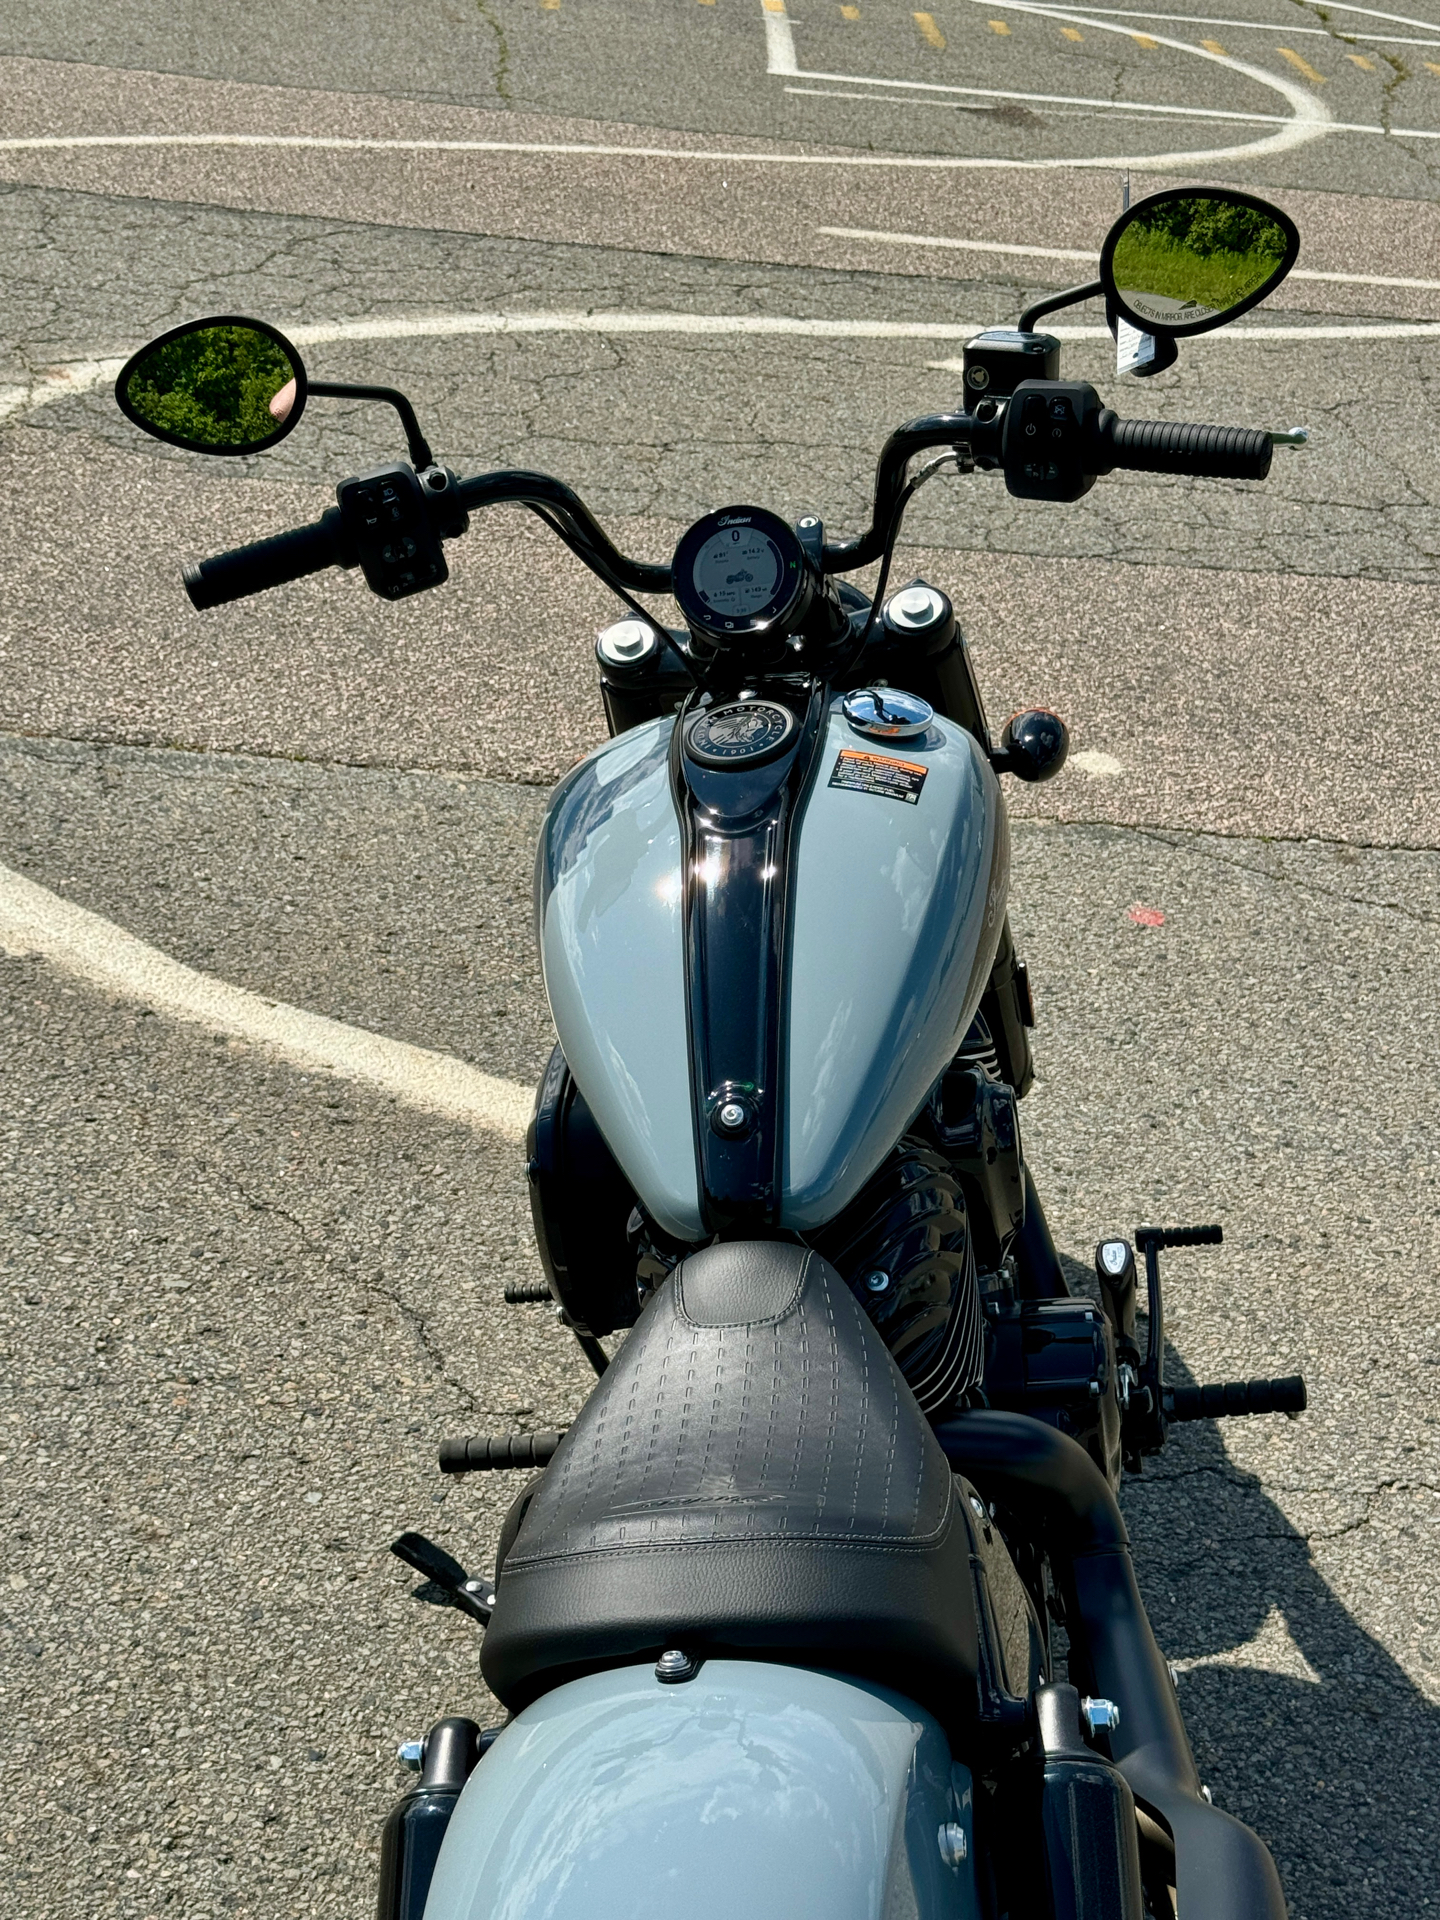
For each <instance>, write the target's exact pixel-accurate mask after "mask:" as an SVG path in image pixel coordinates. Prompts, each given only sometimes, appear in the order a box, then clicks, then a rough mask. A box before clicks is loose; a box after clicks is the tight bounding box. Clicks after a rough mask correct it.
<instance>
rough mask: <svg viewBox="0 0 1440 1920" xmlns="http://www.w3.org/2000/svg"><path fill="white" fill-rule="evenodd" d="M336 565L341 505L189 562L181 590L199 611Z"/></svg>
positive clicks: (338, 554) (337, 560) (243, 597)
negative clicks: (227, 550)
mask: <svg viewBox="0 0 1440 1920" xmlns="http://www.w3.org/2000/svg"><path fill="white" fill-rule="evenodd" d="M339 564H340V510H339V508H338V507H330V508H327V510H326V511H325V512H324V513H323V514H322V515H321V516H320V518H319V519H318V520H315V521H312V522H311V524H310V525H309V526H308V527H295V528H292V529H291V531H290V532H289V533H277V534H276V535H275V536H274V537H273V538H272V539H270V540H256V541H254V542H252V544H251V545H250V546H248V547H236V548H234V549H233V551H232V552H230V553H217V554H216V555H215V556H214V558H213V559H210V560H196V561H194V562H193V563H192V564H191V565H190V566H188V567H186V569H185V574H184V579H185V591H186V593H188V594H189V596H190V602H191V605H192V606H195V607H198V608H199V609H200V610H201V612H202V613H203V612H204V611H205V609H206V608H207V607H219V606H223V605H224V604H225V602H226V601H227V600H244V599H245V598H247V596H248V595H250V594H252V593H264V592H265V591H266V590H267V589H268V588H270V587H280V586H283V585H284V584H285V582H286V581H287V580H302V579H303V578H304V577H305V575H306V574H307V573H319V572H320V571H321V570H322V569H323V568H325V567H334V566H338V565H339Z"/></svg>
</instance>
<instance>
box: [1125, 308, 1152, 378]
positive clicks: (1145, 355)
mask: <svg viewBox="0 0 1440 1920" xmlns="http://www.w3.org/2000/svg"><path fill="white" fill-rule="evenodd" d="M1115 371H1116V373H1117V374H1122V373H1136V374H1141V375H1144V374H1146V373H1151V372H1153V371H1155V336H1154V334H1153V333H1142V332H1141V331H1140V329H1139V328H1138V327H1132V326H1131V324H1130V322H1129V321H1128V320H1122V319H1121V318H1120V317H1119V315H1118V314H1117V315H1116V316H1115Z"/></svg>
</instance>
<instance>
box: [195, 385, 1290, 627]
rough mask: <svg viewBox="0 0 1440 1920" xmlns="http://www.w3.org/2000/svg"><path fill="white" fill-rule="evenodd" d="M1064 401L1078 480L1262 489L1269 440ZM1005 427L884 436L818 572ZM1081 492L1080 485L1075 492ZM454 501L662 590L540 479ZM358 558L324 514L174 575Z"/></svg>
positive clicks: (651, 569)
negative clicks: (498, 511)
mask: <svg viewBox="0 0 1440 1920" xmlns="http://www.w3.org/2000/svg"><path fill="white" fill-rule="evenodd" d="M1028 384H1029V385H1032V386H1034V385H1042V384H1043V385H1044V386H1046V387H1048V388H1050V389H1051V390H1052V391H1054V392H1056V393H1058V392H1059V391H1060V390H1061V389H1060V387H1059V383H1049V382H1046V383H1028ZM1064 391H1065V392H1066V393H1068V394H1071V395H1083V396H1087V397H1086V398H1085V399H1084V400H1083V403H1082V405H1081V407H1080V413H1079V417H1077V418H1076V419H1075V420H1074V422H1073V425H1074V428H1075V435H1074V438H1072V439H1071V441H1070V445H1069V448H1068V449H1067V453H1068V455H1069V458H1070V459H1071V461H1072V462H1073V463H1075V465H1076V470H1077V471H1079V472H1082V473H1084V474H1087V475H1090V476H1096V475H1099V474H1106V473H1110V472H1112V471H1113V470H1114V469H1115V468H1117V467H1122V468H1125V469H1127V470H1129V471H1131V472H1148V473H1173V474H1189V475H1191V476H1193V477H1195V478H1201V479H1212V480H1263V479H1264V478H1265V476H1266V474H1267V473H1268V472H1269V471H1270V460H1271V455H1272V452H1273V444H1272V438H1271V436H1270V435H1269V434H1268V433H1266V432H1264V431H1262V430H1260V429H1257V428H1252V427H1212V426H1201V425H1193V424H1190V423H1188V422H1183V421H1170V420H1121V419H1118V418H1117V417H1116V415H1115V414H1114V413H1112V412H1111V411H1110V410H1109V409H1108V408H1105V409H1103V410H1102V409H1100V408H1099V406H1098V396H1097V395H1096V394H1095V391H1094V389H1093V388H1091V387H1076V386H1068V387H1065V388H1064ZM1021 392H1022V393H1024V392H1026V389H1025V388H1022V389H1021ZM1017 397H1018V396H1017ZM1011 404H1012V405H1013V404H1014V403H1013V402H1012V403H1011ZM1005 420H1006V409H1005V408H1004V407H994V406H993V403H992V407H991V410H990V411H989V413H988V417H983V418H982V417H981V415H980V414H968V413H940V414H927V415H924V416H922V417H921V418H920V419H917V420H912V421H910V422H908V423H907V424H906V425H905V426H903V427H900V428H898V429H897V431H896V432H894V433H892V434H891V435H890V437H889V439H888V440H887V441H886V442H885V445H884V447H883V449H882V450H881V454H880V459H879V462H878V464H877V467H876V472H875V495H874V502H873V508H872V515H871V523H870V526H869V527H868V528H867V530H866V531H865V532H864V533H862V534H859V535H857V536H855V537H853V538H851V539H844V540H836V541H828V542H826V544H825V546H824V547H823V549H822V551H821V555H820V564H821V567H822V568H823V570H824V572H826V573H848V572H851V571H853V570H854V569H855V568H858V567H863V566H866V565H868V564H869V563H870V562H871V561H872V560H877V559H879V558H880V557H881V555H882V554H883V553H885V552H886V551H887V549H888V548H889V546H890V545H891V543H892V542H893V540H894V537H895V533H896V530H897V527H898V523H899V515H900V512H901V511H902V510H903V506H904V503H905V498H906V484H907V483H906V474H907V470H908V468H909V464H910V462H911V460H912V459H914V458H915V456H916V455H917V454H920V453H923V452H925V451H927V450H928V449H930V448H943V449H953V450H956V451H958V452H960V453H962V454H963V455H964V456H965V457H966V458H967V459H969V460H970V461H972V462H973V463H974V464H975V465H976V466H979V467H986V468H992V469H993V468H995V467H999V466H1001V465H1005V466H1006V470H1007V473H1008V472H1009V453H1008V450H1007V449H1006V448H1005V447H1004V444H1003V443H1004V441H1005ZM1089 484H1090V481H1089V480H1086V481H1085V482H1084V483H1083V485H1082V486H1081V487H1080V488H1078V489H1077V492H1078V491H1083V490H1084V486H1086V485H1089ZM456 493H458V497H459V500H460V503H461V505H462V506H463V508H464V509H465V510H467V511H468V510H470V509H472V508H476V507H486V506H498V505H501V504H507V505H514V506H523V507H528V508H529V509H530V511H531V512H532V513H535V514H537V515H538V516H539V517H540V518H541V519H542V520H543V521H545V523H546V525H547V526H549V527H550V528H551V530H552V531H553V532H554V533H556V534H558V535H559V537H560V538H561V539H562V540H563V541H564V542H565V544H566V546H568V547H569V548H570V550H571V552H572V553H574V554H575V555H576V556H577V558H578V559H580V560H581V561H583V562H584V564H585V565H586V566H587V567H589V568H590V569H591V571H592V572H593V573H595V574H597V575H598V576H599V578H600V579H601V580H603V581H604V582H605V583H606V585H607V586H610V587H612V588H614V589H615V591H616V592H618V593H619V594H620V595H621V597H622V598H624V599H628V598H629V596H630V595H631V594H634V593H668V592H669V590H670V569H669V567H668V566H652V565H647V564H646V563H645V562H643V561H638V560H631V559H630V558H629V557H628V556H627V555H625V554H623V553H621V551H620V549H619V548H618V547H617V546H616V545H615V544H614V542H613V541H612V540H611V539H610V537H609V535H608V534H607V533H606V532H605V530H604V528H603V527H602V526H601V525H600V523H599V521H598V520H597V519H596V518H595V516H594V514H592V513H591V511H590V509H589V508H588V507H587V506H586V505H585V503H584V501H583V500H582V499H581V498H580V496H579V494H578V493H576V492H575V490H574V488H573V487H568V486H566V485H565V483H564V482H563V481H561V480H556V479H554V478H552V477H551V475H549V474H545V473H530V472H525V471H522V470H519V469H514V468H505V469H502V470H500V471H498V472H495V473H485V474H479V475H477V476H476V477H475V478H474V479H471V480H464V481H462V482H461V483H460V485H459V487H458V489H456V490H454V491H452V492H450V493H449V494H448V495H447V496H445V497H446V501H447V505H448V504H449V503H450V502H453V500H454V499H455V497H456ZM1069 497H1075V496H1074V495H1071V496H1069ZM452 530H455V531H458V529H452ZM441 531H442V532H444V531H445V529H444V528H443V527H442V529H441ZM358 557H359V556H358V552H357V550H356V548H355V545H354V542H353V541H352V540H351V539H350V537H349V536H348V534H347V531H346V526H345V522H344V517H343V515H342V512H341V510H340V509H339V508H338V507H331V508H329V509H328V510H327V511H326V512H325V513H323V514H322V515H321V516H320V518H319V519H318V520H316V521H314V522H312V523H311V525H309V526H307V527H296V528H295V529H293V530H292V531H291V532H288V533H280V534H276V535H275V536H274V537H273V538H271V539H269V540H258V541H255V542H254V543H253V544H252V545H250V546H244V547H236V548H235V549H233V550H232V551H231V552H229V553H222V554H217V555H215V556H214V558H212V559H209V560H200V561H197V562H196V563H194V564H193V565H192V566H189V567H187V568H186V569H185V574H184V580H185V590H186V592H187V593H188V594H189V596H190V600H191V603H192V604H193V605H194V606H196V607H197V608H200V609H201V610H204V609H206V608H209V607H218V606H222V605H224V604H225V603H226V602H228V601H232V600H242V599H244V598H246V597H247V596H248V595H250V594H254V593H264V592H266V591H267V590H268V589H269V588H271V587H278V586H282V585H283V584H284V583H285V582H286V581H289V580H299V579H303V578H304V576H305V575H306V574H310V573H318V572H320V571H321V570H322V569H323V568H325V567H330V566H341V567H351V566H354V565H355V564H356V562H357V559H358ZM631 604H632V605H633V604H634V603H633V602H632V603H631Z"/></svg>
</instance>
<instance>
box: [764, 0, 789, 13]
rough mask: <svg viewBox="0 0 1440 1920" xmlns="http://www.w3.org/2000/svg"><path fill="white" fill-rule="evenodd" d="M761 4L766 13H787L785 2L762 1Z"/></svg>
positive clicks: (776, 0)
mask: <svg viewBox="0 0 1440 1920" xmlns="http://www.w3.org/2000/svg"><path fill="white" fill-rule="evenodd" d="M760 4H761V6H762V7H763V8H764V9H765V11H766V13H784V11H785V0H760Z"/></svg>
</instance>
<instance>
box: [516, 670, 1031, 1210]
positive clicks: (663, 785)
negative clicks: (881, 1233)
mask: <svg viewBox="0 0 1440 1920" xmlns="http://www.w3.org/2000/svg"><path fill="white" fill-rule="evenodd" d="M673 724H674V723H673V721H671V720H669V719H664V720H657V721H653V722H650V723H649V724H648V725H645V726H642V727H637V728H635V729H634V730H633V731H632V732H629V733H624V734H621V735H620V736H619V737H618V738H617V739H614V740H612V741H610V742H608V743H607V744H606V745H605V746H603V747H601V748H599V749H598V750H597V751H596V752H594V753H592V754H591V755H590V756H589V757H588V758H587V759H585V760H584V761H582V762H581V763H580V765H579V766H578V767H576V768H575V769H574V771H573V772H572V773H571V774H569V775H568V776H567V778H566V779H565V780H564V781H562V782H561V784H560V786H559V787H558V788H557V789H556V791H555V794H554V797H553V800H552V803H551V807H550V812H549V814H548V816H547V819H546V824H545V828H544V831H543V833H542V835H541V842H540V850H539V857H538V862H537V870H536V906H537V914H538V919H539V936H540V940H539V944H540V953H541V963H542V967H543V970H544V976H545V988H546V992H547V994H548V996H549V1000H550V1009H551V1013H552V1015H553V1017H554V1020H555V1026H556V1031H557V1033H558V1035H559V1039H560V1045H561V1048H562V1050H563V1052H564V1054H565V1058H566V1060H567V1061H568V1062H569V1065H570V1070H571V1072H572V1073H573V1074H574V1076H575V1079H576V1081H577V1082H578V1083H579V1086H580V1088H581V1091H582V1092H583V1093H584V1095H585V1098H586V1100H587V1102H588V1103H589V1106H590V1109H591V1111H592V1112H593V1114H594V1116H595V1119H596V1121H597V1123H598V1125H599V1127H600V1129H601V1132H602V1133H603V1134H604V1136H605V1138H606V1140H607V1142H608V1143H609V1146H610V1149H611V1151H612V1152H613V1153H614V1155H615V1157H616V1159H617V1160H618V1161H619V1163H620V1165H621V1167H622V1168H623V1169H624V1172H625V1174H626V1177H627V1178H628V1179H629V1181H630V1183H631V1185H632V1186H633V1188H634V1189H635V1192H636V1193H637V1194H638V1196H639V1198H640V1199H641V1201H642V1202H643V1204H644V1206H645V1207H646V1209H647V1210H648V1211H649V1213H650V1214H651V1215H652V1217H653V1218H654V1219H655V1220H656V1221H657V1222H658V1223H659V1224H660V1226H662V1227H663V1228H665V1229H666V1231H667V1232H669V1233H672V1234H674V1235H676V1237H677V1238H679V1239H682V1240H696V1239H699V1238H701V1237H702V1235H703V1234H704V1231H705V1226H704V1220H703V1217H702V1206H701V1196H700V1189H699V1178H698V1174H697V1167H696V1152H695V1131H694V1129H695V1124H696V1123H695V1117H694V1115H695V1103H694V1099H693V1095H692V1088H691V1078H690V1062H691V1049H690V1045H689V1037H688V1031H687V999H686V993H687V989H686V971H685V968H686V958H685V932H684V917H683V912H682V893H683V882H682V874H681V860H682V834H681V826H680V820H679V815H678V813H677V811H676V804H675V799H674V796H673V794H672V791H671V775H670V768H669V754H670V744H671V743H670V735H671V730H672V727H673ZM1008 881H1009V832H1008V826H1007V823H1006V817H1005V809H1004V803H1003V801H1002V800H1001V797H1000V792H999V786H998V783H997V781H996V778H995V774H994V772H993V770H992V768H991V767H990V764H989V762H988V760H987V759H986V757H985V755H984V753H983V752H982V750H981V748H980V746H979V744H978V743H977V742H976V740H975V739H974V738H973V736H972V735H970V734H969V733H967V732H966V731H965V730H964V729H963V728H961V727H958V726H955V725H954V724H953V723H952V722H950V721H948V720H943V719H940V718H938V717H937V718H936V719H935V720H934V721H933V723H932V724H931V726H930V728H929V729H928V730H927V732H926V733H925V734H924V735H923V736H922V737H921V738H920V739H918V740H907V741H904V742H903V743H897V744H894V745H891V744H889V743H881V742H877V741H875V740H873V739H869V738H866V737H863V736H861V735H858V734H856V733H855V732H854V731H853V730H852V729H851V727H850V725H849V723H848V722H847V720H846V718H845V715H844V712H843V709H842V706H841V702H840V700H839V698H838V697H836V699H835V700H834V701H833V703H832V705H831V707H830V710H829V712H828V713H827V714H826V715H825V717H824V721H823V731H822V737H821V739H820V741H819V743H818V748H817V764H816V771H815V775H814V777H813V779H812V781H811V783H810V786H809V789H808V792H807V795H806V798H805V801H804V805H803V809H802V811H801V815H800V818H799V820H798V823H797V826H796V828H795V831H794V834H793V836H792V843H791V852H790V863H789V928H788V957H787V964H786V969H785V980H786V988H785V1002H786V1004H785V1006H784V1007H783V1009H782V1019H783V1022H784V1031H785V1040H784V1051H783V1058H784V1074H783V1085H782V1093H781V1102H782V1112H783V1146H782V1156H781V1177H780V1187H781V1191H780V1193H779V1196H778V1207H777V1215H776V1218H777V1224H779V1225H781V1226H785V1227H791V1228H794V1229H797V1230H799V1231H802V1232H803V1231H806V1230H808V1229H812V1228H815V1227H818V1226H821V1225H823V1224H824V1223H825V1222H826V1221H827V1220H830V1219H832V1218H833V1217H834V1216H835V1214H836V1213H838V1212H839V1211H840V1209H841V1208H842V1207H844V1206H845V1205H846V1204H847V1203H848V1202H849V1201H850V1200H851V1199H853V1198H854V1196H855V1194H856V1193H857V1192H858V1191H859V1189H860V1188H861V1186H862V1185H863V1184H864V1182H865V1181H866V1179H868V1177H869V1176H870V1174H871V1173H873V1172H874V1170H875V1168H876V1167H877V1166H878V1165H879V1163H880V1162H881V1160H882V1159H883V1158H884V1156H885V1155H886V1154H887V1153H888V1152H889V1150H890V1148H891V1147H892V1146H893V1145H894V1144H895V1142H896V1140H897V1139H898V1138H899V1137H900V1135H901V1134H902V1133H903V1131H904V1129H905V1128H906V1126H907V1125H908V1124H909V1123H910V1121H911V1120H912V1119H913V1118H914V1116H915V1114H916V1113H917V1112H918V1111H919V1109H920V1107H921V1105H922V1104H923V1102H924V1100H925V1098H926V1096H927V1094H928V1092H929V1090H930V1088H931V1087H932V1086H933V1085H934V1083H935V1081H936V1079H937V1078H938V1077H939V1075H940V1074H941V1073H942V1072H943V1071H944V1069H945V1067H946V1065H947V1064H948V1062H949V1061H950V1059H951V1057H952V1056H953V1054H954V1052H955V1049H956V1047H957V1046H958V1045H959V1042H960V1039H961V1037H962V1036H963V1034H964V1032H965V1030H966V1028H967V1027H968V1026H969V1024H970V1021H971V1020H972V1018H973V1017H974V1014H975V1010H976V1008H977V1007H978V1005H979V1003H980V997H981V995H982V993H983V992H984V988H985V983H986V981H987V979H988V977H989V972H990V968H991V966H992V964H993V962H994V955H995V948H996V945H997V943H998V941H999V938H1000V931H1001V927H1002V925H1003V921H1004V914H1005V897H1006V891H1007V887H1008Z"/></svg>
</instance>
